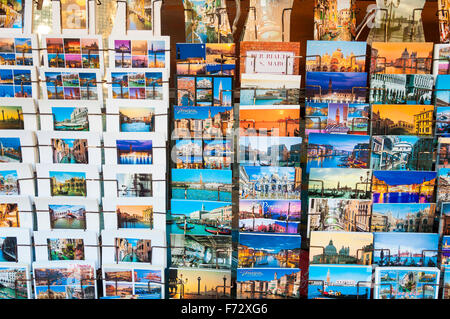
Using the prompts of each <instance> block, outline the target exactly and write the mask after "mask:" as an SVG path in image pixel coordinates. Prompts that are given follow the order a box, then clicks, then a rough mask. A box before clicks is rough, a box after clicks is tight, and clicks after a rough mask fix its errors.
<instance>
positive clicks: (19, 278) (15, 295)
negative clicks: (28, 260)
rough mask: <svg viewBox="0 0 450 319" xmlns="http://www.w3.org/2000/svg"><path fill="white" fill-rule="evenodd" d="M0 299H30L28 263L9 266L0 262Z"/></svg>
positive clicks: (30, 286)
mask: <svg viewBox="0 0 450 319" xmlns="http://www.w3.org/2000/svg"><path fill="white" fill-rule="evenodd" d="M0 278H2V281H1V285H0V299H31V288H32V284H31V278H30V270H29V265H17V266H9V265H8V264H4V263H0Z"/></svg>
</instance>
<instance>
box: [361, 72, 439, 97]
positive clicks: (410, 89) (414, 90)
mask: <svg viewBox="0 0 450 319" xmlns="http://www.w3.org/2000/svg"><path fill="white" fill-rule="evenodd" d="M433 85H434V78H433V75H431V74H384V73H377V74H371V76H370V96H369V102H370V103H372V104H422V105H423V104H431V97H432V95H433Z"/></svg>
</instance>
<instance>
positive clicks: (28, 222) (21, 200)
mask: <svg viewBox="0 0 450 319" xmlns="http://www.w3.org/2000/svg"><path fill="white" fill-rule="evenodd" d="M31 211H32V203H31V201H30V199H29V198H28V197H27V196H0V227H13V228H16V227H23V228H29V229H33V226H34V214H31V213H30V212H31Z"/></svg>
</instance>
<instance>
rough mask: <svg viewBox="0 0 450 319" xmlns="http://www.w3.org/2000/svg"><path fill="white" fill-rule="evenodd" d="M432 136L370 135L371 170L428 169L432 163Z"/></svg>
mask: <svg viewBox="0 0 450 319" xmlns="http://www.w3.org/2000/svg"><path fill="white" fill-rule="evenodd" d="M433 147H434V141H433V139H432V138H420V137H417V136H409V135H380V136H373V137H372V153H371V156H370V161H371V164H370V168H371V169H373V170H389V171H393V170H398V171H405V170H406V171H415V170H424V171H430V170H431V169H432V165H433Z"/></svg>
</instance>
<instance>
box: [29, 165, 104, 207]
mask: <svg viewBox="0 0 450 319" xmlns="http://www.w3.org/2000/svg"><path fill="white" fill-rule="evenodd" d="M99 171H100V167H99V166H97V165H87V164H43V163H40V164H36V173H37V184H38V190H39V196H40V197H50V196H51V197H54V196H75V197H92V198H100V177H99ZM88 194H89V195H88Z"/></svg>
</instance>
